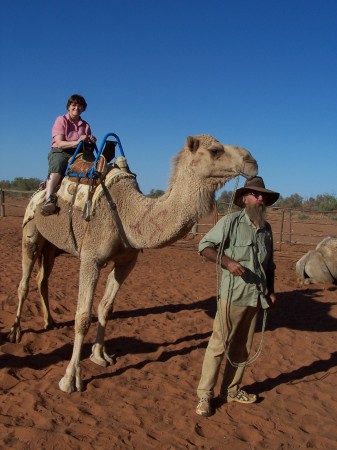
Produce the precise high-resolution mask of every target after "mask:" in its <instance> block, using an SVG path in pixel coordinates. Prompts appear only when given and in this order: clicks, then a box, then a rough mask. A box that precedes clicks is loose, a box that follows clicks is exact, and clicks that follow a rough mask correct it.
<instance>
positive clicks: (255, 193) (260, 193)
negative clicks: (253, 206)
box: [246, 191, 266, 198]
mask: <svg viewBox="0 0 337 450" xmlns="http://www.w3.org/2000/svg"><path fill="white" fill-rule="evenodd" d="M246 195H252V196H253V197H255V198H259V197H260V196H261V197H262V198H265V197H266V195H265V194H264V193H263V192H253V191H252V192H247V194H246Z"/></svg>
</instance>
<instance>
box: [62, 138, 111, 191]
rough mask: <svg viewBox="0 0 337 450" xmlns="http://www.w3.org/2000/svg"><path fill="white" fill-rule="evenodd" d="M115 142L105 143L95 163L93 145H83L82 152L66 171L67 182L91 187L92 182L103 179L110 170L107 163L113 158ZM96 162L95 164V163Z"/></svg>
mask: <svg viewBox="0 0 337 450" xmlns="http://www.w3.org/2000/svg"><path fill="white" fill-rule="evenodd" d="M116 144H117V142H115V141H106V142H105V146H104V150H103V151H102V153H101V154H100V156H99V158H98V160H97V161H96V159H95V156H94V148H95V147H94V144H87V143H83V149H82V152H81V153H79V154H78V155H76V157H75V160H74V161H73V162H72V163H71V165H70V166H69V167H68V169H67V173H66V176H68V177H69V180H71V181H76V182H78V183H82V184H86V185H92V184H96V183H93V181H95V180H96V181H97V180H98V179H102V178H105V176H106V174H107V173H108V172H109V170H110V169H111V165H110V167H109V162H110V161H111V160H112V159H113V158H114V157H115V147H116ZM95 161H96V162H95Z"/></svg>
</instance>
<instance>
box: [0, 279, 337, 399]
mask: <svg viewBox="0 0 337 450" xmlns="http://www.w3.org/2000/svg"><path fill="white" fill-rule="evenodd" d="M335 289H337V288H334V287H333V288H331V289H330V290H335ZM320 292H321V291H320V290H319V289H304V290H295V291H293V292H284V293H279V294H278V302H277V305H276V306H275V307H274V308H272V309H271V310H270V313H269V314H268V319H267V325H266V330H270V331H272V330H275V329H277V328H288V329H297V330H301V331H315V332H327V331H337V319H334V318H333V317H331V316H330V315H329V310H330V308H331V306H332V305H334V303H320V302H319V300H316V298H318V297H319V294H320ZM197 309H200V310H203V311H204V312H206V314H208V315H209V316H210V317H212V318H214V316H215V314H216V309H217V303H216V298H215V297H210V298H207V299H205V300H200V301H197V302H194V303H192V304H187V305H186V304H170V305H163V306H154V307H149V308H139V309H135V310H132V311H116V312H114V313H113V315H112V318H115V319H116V318H119V319H123V318H130V317H141V316H148V315H151V314H166V313H172V314H175V313H178V312H181V311H188V310H197ZM94 321H97V319H95V320H94ZM73 324H74V322H73V321H68V322H65V323H63V324H62V325H61V324H59V326H73ZM260 331H261V317H259V320H258V324H257V332H260ZM43 332H44V330H43ZM2 334H3V333H1V335H2ZM210 334H211V327H210V330H209V332H206V333H197V334H192V335H186V336H184V337H182V338H179V339H177V340H175V341H173V342H167V341H164V342H160V343H152V342H145V341H143V340H142V339H138V338H135V337H116V338H113V339H110V340H107V341H106V348H107V351H108V353H109V352H111V353H114V354H115V355H116V356H117V358H122V357H123V356H125V355H132V354H151V353H152V354H153V353H156V352H158V351H160V350H161V349H162V351H161V352H160V354H159V355H158V356H157V357H156V358H155V359H150V358H144V359H143V360H142V361H139V362H138V363H136V364H130V365H128V366H124V367H120V368H118V369H117V370H116V371H115V372H114V373H102V374H100V375H97V376H94V377H92V379H102V378H112V377H116V376H118V375H121V374H122V373H124V372H126V371H128V370H130V369H138V370H140V369H142V368H143V367H145V366H146V365H147V364H150V363H152V362H154V361H157V362H165V361H168V360H169V359H171V358H173V357H175V356H178V355H180V356H182V355H186V354H189V353H191V352H192V351H194V350H196V349H201V348H202V349H204V348H206V346H207V342H208V338H209V336H210ZM3 337H4V336H1V340H2V341H3ZM184 342H185V343H186V345H185V346H184V347H181V345H180V344H181V343H184ZM91 346H92V343H86V344H85V345H84V346H83V358H84V359H85V358H88V357H89V356H90V353H91ZM170 346H175V347H179V348H174V349H168V350H166V349H167V348H168V347H170ZM71 351H72V345H71V344H70V343H69V344H65V345H63V346H62V347H60V348H58V349H55V350H53V351H52V352H50V353H48V354H46V353H44V354H42V353H39V354H35V355H27V356H24V357H20V356H15V355H9V354H8V355H2V356H1V357H0V367H11V368H15V367H31V368H33V369H40V370H41V368H45V367H48V366H51V365H54V364H56V363H58V362H61V361H64V360H65V359H70V357H71ZM200 364H201V362H200ZM336 364H337V352H334V353H332V354H331V356H330V358H329V359H327V360H317V361H314V362H313V363H312V364H310V365H309V366H303V367H299V368H297V369H294V370H293V371H291V372H289V373H284V374H280V375H278V376H277V377H275V378H273V379H270V378H268V379H266V380H264V381H262V382H256V383H254V384H253V385H251V386H250V389H251V390H252V391H253V392H263V391H268V390H271V389H273V388H274V387H276V386H277V385H279V384H283V383H294V382H296V381H298V380H299V379H302V378H304V377H306V376H309V375H313V374H315V373H317V372H322V371H327V370H329V369H331V368H332V367H335V366H336ZM90 381H91V380H87V382H90Z"/></svg>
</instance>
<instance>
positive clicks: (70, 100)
mask: <svg viewBox="0 0 337 450" xmlns="http://www.w3.org/2000/svg"><path fill="white" fill-rule="evenodd" d="M71 103H78V104H79V105H81V106H83V111H85V110H86V109H87V102H86V101H85V98H84V97H82V95H79V94H73V95H71V96H70V97H69V98H68V101H67V106H66V108H67V110H68V108H69V106H70V104H71Z"/></svg>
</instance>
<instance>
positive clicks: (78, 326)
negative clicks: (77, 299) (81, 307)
mask: <svg viewBox="0 0 337 450" xmlns="http://www.w3.org/2000/svg"><path fill="white" fill-rule="evenodd" d="M90 324H91V314H89V313H80V314H76V318H75V330H76V332H77V333H80V334H82V335H86V334H87V332H88V330H89V328H90Z"/></svg>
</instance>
